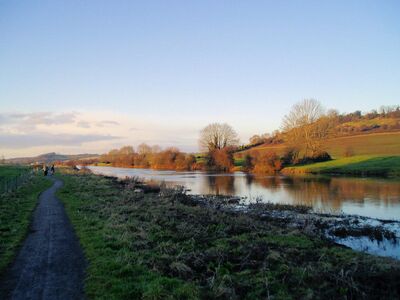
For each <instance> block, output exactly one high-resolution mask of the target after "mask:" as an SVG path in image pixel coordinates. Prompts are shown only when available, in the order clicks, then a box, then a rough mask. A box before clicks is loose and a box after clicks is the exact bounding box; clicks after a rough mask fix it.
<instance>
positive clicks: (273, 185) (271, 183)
mask: <svg viewBox="0 0 400 300" xmlns="http://www.w3.org/2000/svg"><path fill="white" fill-rule="evenodd" d="M284 178H285V177H280V176H265V177H253V181H252V182H253V183H254V184H257V185H260V186H262V187H265V188H267V189H270V190H271V189H272V190H274V189H278V188H281V187H282V183H283V181H282V180H284Z"/></svg>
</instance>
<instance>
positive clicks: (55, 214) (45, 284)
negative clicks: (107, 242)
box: [0, 178, 86, 299]
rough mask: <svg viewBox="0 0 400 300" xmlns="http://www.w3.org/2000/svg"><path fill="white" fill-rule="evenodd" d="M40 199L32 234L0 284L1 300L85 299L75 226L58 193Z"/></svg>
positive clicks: (55, 186)
mask: <svg viewBox="0 0 400 300" xmlns="http://www.w3.org/2000/svg"><path fill="white" fill-rule="evenodd" d="M52 180H53V181H54V184H53V186H52V187H51V188H49V189H48V190H46V191H45V192H43V193H42V194H41V196H40V198H39V205H38V206H37V208H36V210H35V212H34V216H33V221H32V224H31V228H30V232H29V234H28V236H27V238H26V240H25V242H24V244H23V246H22V248H21V250H20V252H19V254H18V256H17V257H16V259H15V261H14V263H13V265H12V266H11V268H10V269H9V270H8V272H7V273H6V274H5V275H4V278H2V279H1V282H0V299H82V298H84V293H83V282H84V275H85V274H84V273H85V266H86V261H85V258H84V255H83V252H82V249H81V248H80V245H79V242H78V239H77V237H76V236H75V232H74V230H73V228H72V225H71V223H70V221H69V219H68V217H67V215H66V213H65V210H64V207H63V205H62V204H61V202H60V201H59V200H58V199H57V198H56V196H55V192H56V190H57V189H59V188H60V187H61V186H62V182H61V181H60V180H57V179H53V178H52Z"/></svg>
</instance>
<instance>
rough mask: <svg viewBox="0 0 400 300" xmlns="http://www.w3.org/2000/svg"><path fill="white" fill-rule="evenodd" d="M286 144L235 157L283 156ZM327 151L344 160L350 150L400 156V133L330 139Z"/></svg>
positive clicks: (263, 146) (264, 146) (367, 153)
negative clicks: (257, 154) (269, 152)
mask: <svg viewBox="0 0 400 300" xmlns="http://www.w3.org/2000/svg"><path fill="white" fill-rule="evenodd" d="M285 148H286V145H285V144H278V145H260V146H257V147H254V148H252V149H250V150H246V151H242V152H238V153H236V154H235V157H238V158H239V157H243V155H244V154H245V153H247V152H249V151H250V152H251V151H254V150H257V151H274V152H276V153H277V154H282V153H283V151H284V150H285ZM325 149H326V151H327V152H328V153H329V154H330V155H331V156H332V157H333V158H342V157H344V156H345V153H346V151H347V150H348V149H351V150H352V152H353V155H376V156H391V155H394V156H397V155H400V132H385V133H371V134H364V135H354V136H346V137H339V138H333V139H328V140H327V141H326V143H325Z"/></svg>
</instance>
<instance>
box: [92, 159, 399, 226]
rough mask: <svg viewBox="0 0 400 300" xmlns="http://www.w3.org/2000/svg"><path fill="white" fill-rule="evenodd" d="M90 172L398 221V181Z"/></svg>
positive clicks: (117, 170)
mask: <svg viewBox="0 0 400 300" xmlns="http://www.w3.org/2000/svg"><path fill="white" fill-rule="evenodd" d="M89 169H91V170H92V171H93V172H94V173H97V174H103V175H108V176H116V177H119V178H125V177H134V176H135V177H139V178H142V179H144V180H147V181H156V182H165V183H166V184H167V185H182V186H184V187H185V188H187V189H188V190H189V193H192V194H214V195H235V196H240V197H246V200H245V201H247V202H251V201H256V199H258V200H259V199H262V201H266V202H272V203H285V204H293V205H296V204H301V205H307V206H311V207H313V209H314V210H315V211H317V212H323V213H331V214H340V213H345V214H356V215H360V216H366V217H371V218H377V219H384V220H400V179H386V178H354V177H332V176H304V177H297V176H296V177H287V176H253V175H249V174H246V173H242V172H236V173H230V174H226V173H223V174H215V173H207V172H201V171H196V172H177V171H159V170H150V169H130V168H115V167H96V166H90V167H89Z"/></svg>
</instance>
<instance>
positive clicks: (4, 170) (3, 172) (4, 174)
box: [0, 165, 29, 178]
mask: <svg viewBox="0 0 400 300" xmlns="http://www.w3.org/2000/svg"><path fill="white" fill-rule="evenodd" d="M28 170H29V168H28V167H25V166H10V165H3V166H0V178H11V177H15V176H19V175H21V174H23V173H25V172H27V171H28Z"/></svg>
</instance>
